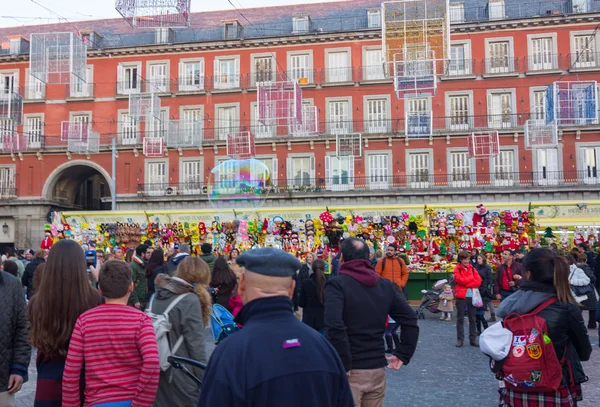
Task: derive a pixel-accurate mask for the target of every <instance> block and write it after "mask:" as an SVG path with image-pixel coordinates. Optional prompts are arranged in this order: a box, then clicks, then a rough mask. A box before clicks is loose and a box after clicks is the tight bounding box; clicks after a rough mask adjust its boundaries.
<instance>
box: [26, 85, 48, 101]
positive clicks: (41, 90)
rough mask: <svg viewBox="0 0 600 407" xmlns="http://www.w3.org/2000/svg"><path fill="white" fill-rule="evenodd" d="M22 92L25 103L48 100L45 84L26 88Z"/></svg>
mask: <svg viewBox="0 0 600 407" xmlns="http://www.w3.org/2000/svg"><path fill="white" fill-rule="evenodd" d="M22 90H23V103H36V102H44V101H45V100H46V84H45V83H43V82H38V83H37V84H35V85H29V86H25V87H24V88H22Z"/></svg>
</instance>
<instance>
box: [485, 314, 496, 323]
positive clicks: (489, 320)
mask: <svg viewBox="0 0 600 407" xmlns="http://www.w3.org/2000/svg"><path fill="white" fill-rule="evenodd" d="M487 321H488V322H496V316H495V315H492V316H491V317H490V319H488V320H487Z"/></svg>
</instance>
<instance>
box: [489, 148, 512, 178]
mask: <svg viewBox="0 0 600 407" xmlns="http://www.w3.org/2000/svg"><path fill="white" fill-rule="evenodd" d="M492 162H493V169H494V185H496V186H512V185H514V184H515V180H516V179H517V177H518V174H516V173H515V152H514V150H500V154H498V155H497V156H496V157H494V158H493V159H492Z"/></svg>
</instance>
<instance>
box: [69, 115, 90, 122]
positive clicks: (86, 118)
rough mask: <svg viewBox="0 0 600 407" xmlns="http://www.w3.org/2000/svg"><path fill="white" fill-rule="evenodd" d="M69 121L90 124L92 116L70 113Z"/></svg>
mask: <svg viewBox="0 0 600 407" xmlns="http://www.w3.org/2000/svg"><path fill="white" fill-rule="evenodd" d="M70 121H72V122H76V123H81V124H90V123H91V122H92V114H91V113H71V118H70Z"/></svg>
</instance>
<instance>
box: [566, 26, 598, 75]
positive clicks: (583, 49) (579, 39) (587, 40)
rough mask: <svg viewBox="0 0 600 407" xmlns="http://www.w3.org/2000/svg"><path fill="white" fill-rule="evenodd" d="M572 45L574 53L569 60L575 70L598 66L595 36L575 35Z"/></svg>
mask: <svg viewBox="0 0 600 407" xmlns="http://www.w3.org/2000/svg"><path fill="white" fill-rule="evenodd" d="M573 44H574V51H575V52H574V54H573V55H572V57H571V58H572V60H573V61H572V62H573V64H574V67H575V68H594V67H597V66H598V65H599V63H598V59H599V58H598V54H597V53H596V36H595V35H592V33H590V34H587V35H575V36H574V37H573Z"/></svg>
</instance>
